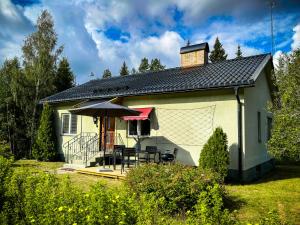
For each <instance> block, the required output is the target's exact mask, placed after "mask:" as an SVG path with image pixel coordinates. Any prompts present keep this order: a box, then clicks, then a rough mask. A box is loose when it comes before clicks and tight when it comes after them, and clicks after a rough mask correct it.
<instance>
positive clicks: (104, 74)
mask: <svg viewBox="0 0 300 225" xmlns="http://www.w3.org/2000/svg"><path fill="white" fill-rule="evenodd" d="M110 77H112V75H111V72H110V70H109V69H106V70H104V71H103V75H102V78H103V79H105V78H110Z"/></svg>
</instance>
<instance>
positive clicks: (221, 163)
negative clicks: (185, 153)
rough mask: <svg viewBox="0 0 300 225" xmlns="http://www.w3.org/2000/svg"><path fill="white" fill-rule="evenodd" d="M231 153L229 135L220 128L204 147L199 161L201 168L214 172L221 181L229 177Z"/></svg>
mask: <svg viewBox="0 0 300 225" xmlns="http://www.w3.org/2000/svg"><path fill="white" fill-rule="evenodd" d="M228 165H229V152H228V142H227V135H226V134H225V133H224V132H223V130H222V128H220V127H218V128H216V130H215V131H214V133H213V134H212V136H211V137H210V138H209V139H208V141H207V143H206V144H205V145H204V147H203V149H202V151H201V154H200V159H199V167H200V168H202V169H205V170H206V169H208V170H212V171H213V172H215V173H217V174H218V175H219V177H220V179H221V180H224V178H225V177H226V176H227V173H228Z"/></svg>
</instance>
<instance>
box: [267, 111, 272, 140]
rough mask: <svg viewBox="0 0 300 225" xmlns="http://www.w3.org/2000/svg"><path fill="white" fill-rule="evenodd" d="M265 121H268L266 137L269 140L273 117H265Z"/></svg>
mask: <svg viewBox="0 0 300 225" xmlns="http://www.w3.org/2000/svg"><path fill="white" fill-rule="evenodd" d="M267 123H268V124H267V125H268V130H267V132H268V133H267V138H268V140H270V138H271V134H272V126H273V119H272V118H271V117H267Z"/></svg>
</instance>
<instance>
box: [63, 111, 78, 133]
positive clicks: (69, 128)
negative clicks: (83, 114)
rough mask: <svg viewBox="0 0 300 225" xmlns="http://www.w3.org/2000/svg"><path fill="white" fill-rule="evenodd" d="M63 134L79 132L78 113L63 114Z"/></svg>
mask: <svg viewBox="0 0 300 225" xmlns="http://www.w3.org/2000/svg"><path fill="white" fill-rule="evenodd" d="M61 127H62V134H76V133H77V115H74V114H70V113H64V114H62V126H61Z"/></svg>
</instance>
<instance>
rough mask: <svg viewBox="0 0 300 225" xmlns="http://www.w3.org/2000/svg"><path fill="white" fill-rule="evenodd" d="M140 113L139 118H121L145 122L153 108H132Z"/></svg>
mask: <svg viewBox="0 0 300 225" xmlns="http://www.w3.org/2000/svg"><path fill="white" fill-rule="evenodd" d="M133 109H134V110H136V111H139V112H141V114H140V115H139V116H123V120H147V119H148V118H149V114H150V113H151V111H152V109H153V108H136V109H135V108H133Z"/></svg>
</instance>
